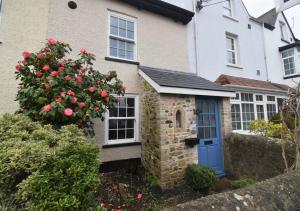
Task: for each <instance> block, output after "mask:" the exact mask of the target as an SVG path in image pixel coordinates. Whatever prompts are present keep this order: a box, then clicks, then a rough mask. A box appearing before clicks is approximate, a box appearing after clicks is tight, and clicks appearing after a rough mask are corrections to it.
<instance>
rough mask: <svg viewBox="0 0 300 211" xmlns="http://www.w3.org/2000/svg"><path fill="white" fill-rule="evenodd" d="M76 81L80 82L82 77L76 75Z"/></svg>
mask: <svg viewBox="0 0 300 211" xmlns="http://www.w3.org/2000/svg"><path fill="white" fill-rule="evenodd" d="M75 78H76V81H77V83H79V84H81V83H82V77H81V76H76V77H75Z"/></svg>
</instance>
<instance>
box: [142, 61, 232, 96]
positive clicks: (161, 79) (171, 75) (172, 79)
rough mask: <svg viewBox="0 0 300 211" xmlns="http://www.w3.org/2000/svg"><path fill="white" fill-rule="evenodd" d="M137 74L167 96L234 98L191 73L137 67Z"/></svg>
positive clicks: (221, 87) (229, 89) (219, 87)
mask: <svg viewBox="0 0 300 211" xmlns="http://www.w3.org/2000/svg"><path fill="white" fill-rule="evenodd" d="M139 74H140V75H141V76H142V77H143V78H144V79H145V80H146V81H147V82H148V83H149V84H150V85H151V86H152V87H153V88H154V89H155V90H156V91H157V92H158V93H169V94H185V95H202V96H216V97H234V96H235V91H234V90H233V89H231V88H228V87H223V86H221V85H218V84H216V83H214V82H211V81H209V80H206V79H204V78H201V77H199V76H197V75H196V74H192V73H185V72H179V71H172V70H166V69H160V68H153V67H146V66H139Z"/></svg>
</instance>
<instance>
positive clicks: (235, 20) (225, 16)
mask: <svg viewBox="0 0 300 211" xmlns="http://www.w3.org/2000/svg"><path fill="white" fill-rule="evenodd" d="M223 17H224V18H227V19H229V20H232V21H234V22H237V23H238V22H239V20H238V19H235V18H233V17H230V16H227V15H223Z"/></svg>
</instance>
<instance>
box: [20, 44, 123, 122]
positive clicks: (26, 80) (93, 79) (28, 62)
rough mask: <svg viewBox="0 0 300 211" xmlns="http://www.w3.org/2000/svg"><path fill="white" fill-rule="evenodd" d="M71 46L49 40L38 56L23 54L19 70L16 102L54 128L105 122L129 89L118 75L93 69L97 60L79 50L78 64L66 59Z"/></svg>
mask: <svg viewBox="0 0 300 211" xmlns="http://www.w3.org/2000/svg"><path fill="white" fill-rule="evenodd" d="M71 51H72V49H71V48H70V46H69V45H68V44H65V43H63V42H59V41H56V40H53V39H48V43H46V46H45V47H44V48H42V49H41V50H40V51H39V52H37V53H30V52H28V51H24V52H23V57H24V60H23V61H20V62H18V64H17V66H16V72H15V73H16V79H19V80H20V82H21V83H20V84H19V90H18V94H17V100H18V101H19V103H20V112H22V113H24V114H25V115H27V116H29V117H30V118H32V119H33V120H37V121H42V122H44V123H47V124H52V125H57V126H61V125H67V124H77V125H78V126H80V127H83V126H86V125H87V124H89V123H90V118H91V117H92V118H103V114H104V113H105V112H106V110H107V108H112V106H113V104H114V102H116V100H117V98H116V97H115V96H114V94H115V95H122V94H124V92H125V89H126V87H125V86H123V84H122V82H121V81H120V80H119V79H118V78H117V74H116V72H109V73H108V74H107V75H104V74H101V73H100V72H99V71H97V70H95V69H94V68H93V61H94V60H95V56H94V55H93V54H92V53H88V52H87V51H86V50H85V49H81V50H80V54H79V58H78V59H76V60H72V59H69V57H68V58H67V56H68V54H70V52H71Z"/></svg>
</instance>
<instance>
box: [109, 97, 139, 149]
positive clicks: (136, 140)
mask: <svg viewBox="0 0 300 211" xmlns="http://www.w3.org/2000/svg"><path fill="white" fill-rule="evenodd" d="M116 97H117V96H116ZM122 97H125V98H126V97H129V98H134V99H135V102H134V105H135V109H134V112H135V117H109V111H107V112H106V113H105V127H104V130H105V143H104V145H118V144H128V143H139V96H138V95H132V94H126V95H124V96H120V98H122ZM110 119H135V122H134V138H133V139H117V140H109V134H108V132H109V120H110Z"/></svg>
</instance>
